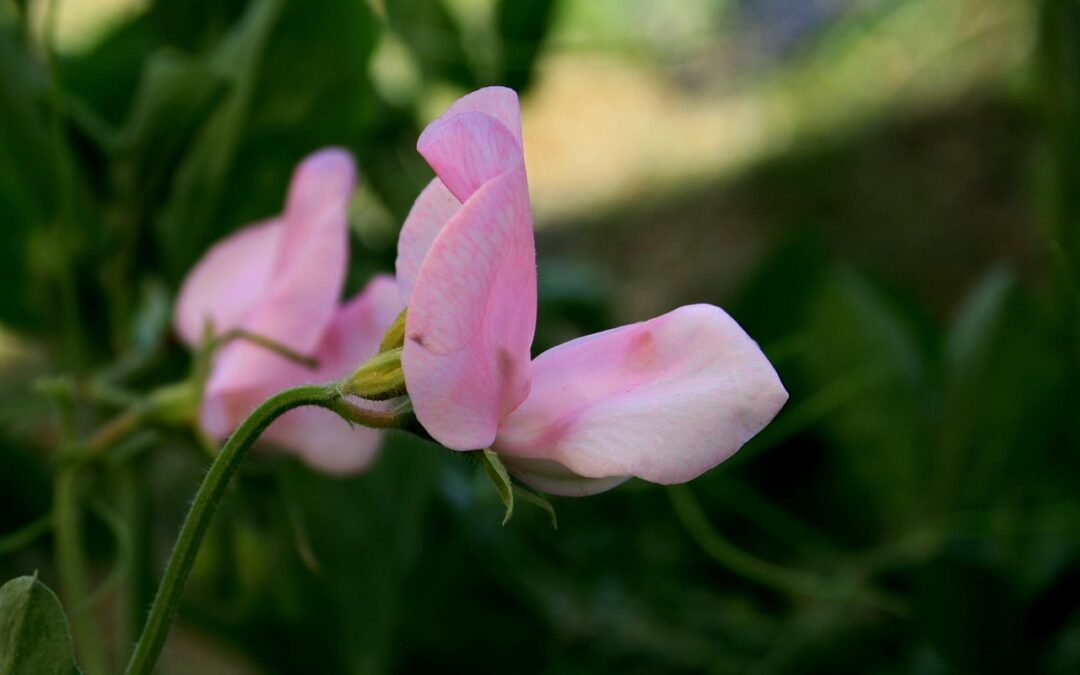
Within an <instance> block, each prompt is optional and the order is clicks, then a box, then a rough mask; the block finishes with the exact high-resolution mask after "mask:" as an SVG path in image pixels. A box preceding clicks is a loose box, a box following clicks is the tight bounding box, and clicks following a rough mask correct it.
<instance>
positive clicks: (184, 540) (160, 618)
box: [125, 383, 340, 675]
mask: <svg viewBox="0 0 1080 675" xmlns="http://www.w3.org/2000/svg"><path fill="white" fill-rule="evenodd" d="M339 397H340V393H339V392H338V390H337V386H336V383H334V384H328V385H308V386H302V387H294V388H292V389H286V390H285V391H283V392H281V393H280V394H277V395H275V396H272V397H271V398H269V399H267V401H266V402H265V403H263V404H262V405H260V406H259V407H258V408H256V409H255V411H254V412H252V413H251V415H249V416H248V418H247V419H246V420H244V421H243V422H242V423H241V424H240V426H239V427H238V428H237V429H236V431H235V432H234V433H233V435H232V436H231V437H229V440H228V441H227V442H226V443H225V446H224V447H223V448H222V449H221V453H220V454H219V455H218V456H217V459H215V460H214V463H213V464H212V465H211V466H210V470H209V471H208V472H207V474H206V478H204V479H203V482H202V485H201V486H199V491H198V492H197V493H196V495H195V499H194V501H193V502H192V503H191V510H190V511H188V515H187V518H186V519H185V520H184V524H183V526H182V527H181V528H180V535H179V537H178V538H177V540H176V547H175V548H174V549H173V552H172V556H170V558H169V564H168V566H167V567H166V568H165V575H164V576H163V577H162V579H161V585H160V586H159V587H158V591H157V596H156V597H155V598H154V604H153V606H152V607H151V609H150V616H149V617H147V620H146V625H145V626H144V627H143V631H142V635H141V636H140V637H139V642H138V643H137V644H136V645H135V653H134V654H132V656H131V661H129V662H128V666H127V670H126V671H125V673H126V674H127V675H150V673H151V672H152V671H153V669H154V664H155V663H156V662H157V659H158V656H159V655H160V654H161V648H162V647H163V646H164V645H165V637H166V636H167V635H168V632H169V626H170V624H171V623H172V620H173V618H174V617H175V616H176V612H177V610H178V609H179V608H180V598H181V596H182V594H183V591H184V584H185V583H186V582H187V578H188V575H189V574H190V573H191V566H192V565H193V564H194V563H195V555H196V554H197V553H198V551H199V546H200V544H201V543H202V540H203V537H204V536H205V535H206V530H207V527H209V525H210V519H211V518H212V517H213V515H214V510H215V509H216V508H217V504H218V502H219V501H220V500H221V496H222V495H223V494H224V492H225V488H226V487H227V486H228V484H229V479H231V478H232V475H233V473H235V472H236V469H237V467H238V466H239V465H240V462H241V461H242V460H243V459H244V456H245V455H246V454H247V451H248V449H249V448H250V447H251V446H252V444H253V443H255V441H256V439H258V437H259V435H260V434H262V432H263V431H264V430H265V429H266V427H268V426H269V425H270V423H271V422H273V421H274V420H275V419H277V418H278V417H279V416H280V415H282V414H283V413H285V412H287V411H289V410H292V409H293V408H299V407H301V406H306V405H316V406H321V407H324V408H331V409H332V408H333V406H334V402H335V401H336V400H337V399H338V398H339Z"/></svg>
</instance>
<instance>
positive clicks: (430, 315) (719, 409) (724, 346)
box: [397, 87, 787, 495]
mask: <svg viewBox="0 0 1080 675" xmlns="http://www.w3.org/2000/svg"><path fill="white" fill-rule="evenodd" d="M417 148H418V150H419V151H420V154H421V155H423V156H424V158H425V159H427V161H428V163H429V164H430V165H431V166H432V168H433V169H434V170H435V173H436V175H437V177H436V178H435V179H434V180H433V181H432V182H431V183H430V184H429V185H428V186H427V188H425V189H424V191H423V192H422V193H421V194H420V197H419V198H418V199H417V201H416V204H415V205H414V206H413V209H412V211H411V212H410V213H409V216H408V218H407V219H406V221H405V224H404V226H403V227H402V231H401V237H400V239H399V241H398V258H397V274H398V285H399V287H400V289H401V297H402V301H403V302H405V303H406V304H407V305H408V307H409V312H408V316H407V319H406V329H405V345H404V349H403V353H402V369H403V371H404V373H405V382H406V386H407V387H408V391H409V396H410V398H411V399H412V402H413V407H414V410H415V412H416V415H417V418H418V419H419V421H420V423H421V424H422V425H423V426H424V428H425V429H426V430H427V431H428V433H429V434H431V436H432V437H433V438H435V439H436V440H437V441H439V442H440V443H442V444H443V445H445V446H446V447H448V448H452V449H455V450H476V449H480V448H486V447H491V448H492V449H494V450H495V451H496V452H498V453H499V454H500V455H501V456H502V458H503V461H504V464H505V465H506V467H507V469H508V470H509V471H510V472H511V473H512V474H514V475H515V476H516V477H517V478H518V479H519V480H521V481H523V482H525V483H527V484H529V485H531V486H533V487H535V488H537V489H539V490H543V491H545V492H551V493H555V494H564V495H583V494H591V493H595V492H599V491H602V490H606V489H608V488H610V487H613V486H615V485H617V484H619V483H621V482H623V481H625V480H627V479H628V478H630V477H634V476H636V477H640V478H642V479H645V480H649V481H652V482H656V483H679V482H684V481H687V480H690V479H692V478H694V477H696V476H698V475H700V474H701V473H703V472H705V471H707V470H709V469H711V468H712V467H714V466H716V465H717V464H719V463H720V462H722V461H724V460H725V459H727V458H728V457H730V456H731V455H732V454H733V453H734V452H735V451H736V450H738V449H739V447H740V446H742V445H743V444H744V443H746V442H747V441H748V440H749V439H750V438H752V437H753V436H754V435H755V434H757V433H758V432H759V431H761V429H762V428H764V427H765V425H766V424H768V423H769V421H771V420H772V418H773V417H774V416H775V415H776V414H777V413H778V412H779V410H780V408H781V407H783V405H784V403H785V402H786V400H787V392H786V391H785V390H784V387H783V385H782V384H781V382H780V379H779V377H778V376H777V374H776V371H775V370H774V369H773V367H772V365H771V364H770V363H769V361H768V360H767V359H766V357H765V355H764V354H763V353H762V352H761V350H760V349H759V348H758V346H757V344H756V343H755V342H754V341H753V340H752V339H751V338H750V337H749V336H748V335H747V334H746V333H745V332H744V331H743V330H742V329H741V328H740V327H739V325H738V324H737V323H735V321H734V320H733V319H732V318H731V317H730V316H728V315H727V314H726V313H724V311H723V310H721V309H719V308H718V307H714V306H711V305H691V306H687V307H681V308H679V309H676V310H674V311H672V312H669V313H668V314H665V315H663V316H660V317H657V318H655V319H652V320H650V321H645V322H642V323H637V324H633V325H630V326H624V327H622V328H616V329H614V330H609V331H606V332H603V333H599V334H596V335H591V336H588V337H583V338H579V339H577V340H573V341H571V342H568V343H566V344H564V345H561V346H559V347H556V348H554V349H551V350H549V351H547V352H545V353H544V354H542V355H540V356H539V357H538V358H537V359H536V360H534V361H531V362H530V359H529V348H530V345H531V342H532V337H533V331H534V328H535V324H536V268H535V246H534V242H533V231H532V218H531V214H530V207H529V195H528V184H527V182H526V179H525V169H524V154H523V151H522V142H521V120H520V113H519V110H518V104H517V96H516V95H515V94H514V92H513V91H511V90H509V89H505V88H501V87H491V88H487V89H481V90H479V91H476V92H474V93H472V94H469V95H468V96H465V97H464V98H462V99H461V100H459V101H458V102H457V103H455V104H454V105H453V106H451V108H450V109H449V110H448V111H447V112H446V113H444V114H443V115H442V116H441V117H440V118H439V119H437V120H435V121H434V122H433V123H431V125H430V126H428V128H427V129H426V130H425V131H424V133H423V134H422V135H421V136H420V140H419V142H418V144H417Z"/></svg>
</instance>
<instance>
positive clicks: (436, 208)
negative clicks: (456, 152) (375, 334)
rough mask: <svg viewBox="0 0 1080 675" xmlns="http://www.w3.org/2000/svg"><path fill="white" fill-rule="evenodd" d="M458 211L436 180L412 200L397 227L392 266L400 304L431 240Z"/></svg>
mask: <svg viewBox="0 0 1080 675" xmlns="http://www.w3.org/2000/svg"><path fill="white" fill-rule="evenodd" d="M460 208H461V202H459V201H458V200H457V198H456V197H454V195H452V194H450V191H449V190H447V189H446V186H445V185H443V183H442V181H441V180H439V179H438V178H433V179H432V180H431V182H430V183H428V185H427V187H426V188H424V191H423V192H421V193H420V196H419V197H417V198H416V203H414V204H413V207H412V209H411V210H410V211H409V215H408V217H406V218H405V224H404V225H402V226H401V235H400V236H399V237H398V253H397V261H396V262H395V264H394V266H395V270H396V271H397V282H398V290H399V291H400V293H401V300H402V302H405V303H407V302H408V301H409V296H410V295H412V289H413V286H414V285H415V284H416V275H417V274H419V273H420V265H421V264H423V262H424V257H425V256H426V255H427V252H428V249H430V248H431V242H433V241H435V237H436V236H438V234H439V232H441V231H442V228H443V227H444V226H445V225H446V223H447V222H449V220H450V218H452V217H453V215H454V214H455V213H457V212H458V209H460Z"/></svg>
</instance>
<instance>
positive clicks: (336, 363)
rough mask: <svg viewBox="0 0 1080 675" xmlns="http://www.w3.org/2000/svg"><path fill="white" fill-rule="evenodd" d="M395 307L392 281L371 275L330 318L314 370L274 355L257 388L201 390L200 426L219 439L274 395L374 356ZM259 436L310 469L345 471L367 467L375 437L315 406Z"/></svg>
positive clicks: (342, 371) (327, 379)
mask: <svg viewBox="0 0 1080 675" xmlns="http://www.w3.org/2000/svg"><path fill="white" fill-rule="evenodd" d="M401 309H402V304H401V300H400V299H399V298H398V294H397V284H396V283H395V282H394V279H393V278H392V277H390V276H388V275H379V276H377V277H374V278H373V279H372V280H371V281H370V282H369V283H368V285H367V286H366V287H365V288H364V290H363V291H362V292H360V293H359V294H357V295H356V296H355V297H353V298H352V299H351V300H349V301H348V302H347V303H345V304H344V305H343V306H341V307H340V308H339V310H338V312H337V313H336V314H335V315H334V317H333V319H332V321H331V323H330V326H329V328H328V329H327V331H326V333H325V335H324V336H323V339H322V341H321V343H320V344H319V346H318V348H317V349H316V350H315V357H316V358H317V360H318V367H317V368H315V369H309V368H305V367H303V366H301V365H299V364H296V363H293V362H291V361H288V360H286V359H284V358H282V357H280V356H277V355H274V356H275V359H274V360H272V361H271V362H269V363H268V364H267V366H268V367H267V369H266V370H264V371H263V377H262V378H261V380H260V381H259V382H258V383H257V384H255V385H253V386H250V387H246V388H239V389H232V390H229V391H228V392H226V393H224V394H219V393H214V392H210V391H208V392H207V394H206V395H205V396H204V399H203V408H202V416H201V421H202V425H203V427H204V428H205V429H206V430H207V432H208V433H210V434H212V435H214V436H215V437H218V438H222V437H224V436H227V435H228V434H229V433H231V432H232V430H233V429H234V428H235V427H236V425H237V424H239V422H240V421H241V420H242V419H243V418H244V417H245V416H247V415H248V414H249V413H250V412H251V410H252V409H254V408H255V406H257V405H259V404H260V403H262V402H263V401H265V400H266V399H267V398H269V397H270V396H271V395H273V394H274V393H276V392H278V391H281V390H282V389H285V388H287V387H293V386H296V385H300V384H314V383H325V382H330V381H333V380H335V379H338V378H341V377H344V376H346V375H348V374H349V373H351V372H352V371H354V370H355V369H356V368H358V367H359V366H360V365H362V364H363V363H364V361H366V360H367V359H369V358H371V357H372V356H374V355H375V354H376V352H378V348H379V342H380V340H381V339H382V336H383V334H384V333H385V332H386V329H387V328H389V327H390V324H391V323H393V322H394V319H396V318H397V315H398V314H399V313H400V312H401ZM265 438H267V439H269V440H271V441H275V442H277V443H279V444H280V445H282V446H285V447H287V448H288V449H290V450H292V451H294V452H296V454H298V455H299V456H301V457H302V458H303V459H305V460H306V461H307V462H308V463H309V464H311V465H312V466H315V467H316V468H319V469H323V470H325V471H331V472H337V473H348V472H354V471H359V470H360V469H362V468H364V467H365V466H366V465H367V463H368V462H369V461H370V460H371V457H372V456H373V455H374V452H375V449H376V448H377V446H378V441H379V438H380V434H379V433H378V432H377V431H376V430H373V429H367V428H364V427H350V426H349V424H348V423H347V422H345V421H344V420H342V419H341V418H339V417H337V415H334V414H333V413H329V412H328V411H325V410H322V409H319V408H301V409H297V410H292V411H289V412H287V413H285V414H284V415H283V416H282V417H281V418H280V419H278V420H277V421H275V422H274V423H273V424H271V425H270V427H269V428H268V429H267V431H266V433H265Z"/></svg>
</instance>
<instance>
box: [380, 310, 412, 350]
mask: <svg viewBox="0 0 1080 675" xmlns="http://www.w3.org/2000/svg"><path fill="white" fill-rule="evenodd" d="M408 313H409V308H408V307H406V308H405V309H403V310H401V314H398V315H397V318H396V319H394V323H392V324H390V327H389V328H387V329H386V333H384V334H383V338H382V342H380V343H379V353H380V354H382V353H383V352H388V351H391V350H393V349H401V348H402V347H404V346H405V317H406V315H407V314H408Z"/></svg>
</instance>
